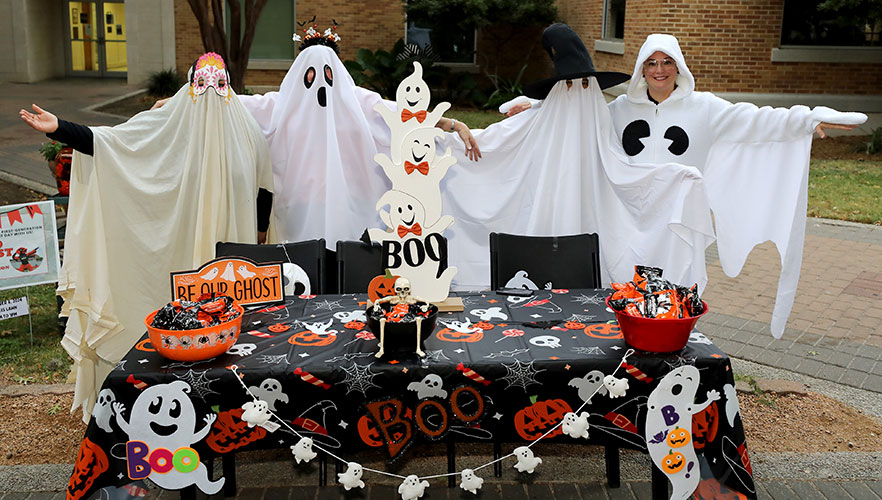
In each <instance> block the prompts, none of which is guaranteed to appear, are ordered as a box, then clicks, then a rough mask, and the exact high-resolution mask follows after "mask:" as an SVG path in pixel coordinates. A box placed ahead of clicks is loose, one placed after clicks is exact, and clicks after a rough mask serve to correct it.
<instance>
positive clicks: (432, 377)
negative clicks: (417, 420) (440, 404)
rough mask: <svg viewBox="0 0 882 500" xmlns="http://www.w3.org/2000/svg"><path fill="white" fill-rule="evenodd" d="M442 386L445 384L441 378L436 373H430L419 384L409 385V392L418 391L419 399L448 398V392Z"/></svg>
mask: <svg viewBox="0 0 882 500" xmlns="http://www.w3.org/2000/svg"><path fill="white" fill-rule="evenodd" d="M442 385H443V382H442V380H441V377H440V376H438V375H436V374H434V373H430V374H428V375H426V376H425V377H423V379H422V380H420V381H419V382H411V383H409V384H407V390H408V391H416V393H417V397H418V398H419V399H426V398H446V397H447V391H445V390H444V389H443V388H442V387H441V386H442Z"/></svg>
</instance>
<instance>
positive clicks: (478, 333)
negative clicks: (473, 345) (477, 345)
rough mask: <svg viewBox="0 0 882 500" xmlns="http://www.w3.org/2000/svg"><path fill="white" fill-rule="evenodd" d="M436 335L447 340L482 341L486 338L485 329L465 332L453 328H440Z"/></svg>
mask: <svg viewBox="0 0 882 500" xmlns="http://www.w3.org/2000/svg"><path fill="white" fill-rule="evenodd" d="M435 336H436V337H438V340H443V341H445V342H480V341H481V339H483V338H484V331H483V330H475V331H474V332H469V333H463V332H458V331H456V330H453V329H451V328H444V329H443V330H438V333H436V334H435Z"/></svg>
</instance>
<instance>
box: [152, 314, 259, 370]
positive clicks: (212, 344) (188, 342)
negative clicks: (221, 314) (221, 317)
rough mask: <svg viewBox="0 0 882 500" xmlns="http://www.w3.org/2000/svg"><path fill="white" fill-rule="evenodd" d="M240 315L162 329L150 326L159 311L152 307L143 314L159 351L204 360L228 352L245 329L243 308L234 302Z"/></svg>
mask: <svg viewBox="0 0 882 500" xmlns="http://www.w3.org/2000/svg"><path fill="white" fill-rule="evenodd" d="M233 308H235V309H236V310H237V311H239V316H238V317H236V318H235V319H233V320H231V321H227V322H226V323H221V324H219V325H215V326H208V327H205V328H197V329H195V330H163V329H162V328H156V327H153V326H151V323H153V317H154V316H156V313H157V312H159V311H153V312H152V313H150V314H148V315H147V317H146V318H144V324H145V325H146V326H147V335H148V336H149V337H150V343H151V344H153V348H154V349H156V351H157V352H158V353H159V354H162V355H163V356H165V357H166V358H168V359H173V360H175V361H202V360H205V359H211V358H213V357H215V356H220V355H221V354H223V353H225V352H227V350H228V349H229V348H230V347H233V344H235V343H236V340H238V339H239V333H240V332H241V330H242V315H243V314H244V312H245V311H244V310H243V309H242V306H240V305H239V304H233Z"/></svg>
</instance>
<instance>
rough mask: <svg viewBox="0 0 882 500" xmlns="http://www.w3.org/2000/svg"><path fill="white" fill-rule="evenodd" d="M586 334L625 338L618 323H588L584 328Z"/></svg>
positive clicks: (595, 336) (598, 336)
mask: <svg viewBox="0 0 882 500" xmlns="http://www.w3.org/2000/svg"><path fill="white" fill-rule="evenodd" d="M582 331H584V332H585V335H587V336H589V337H594V338H596V339H621V338H625V335H624V334H622V329H621V328H620V327H619V325H618V323H594V324H592V325H588V326H586V327H585V329H584V330H582Z"/></svg>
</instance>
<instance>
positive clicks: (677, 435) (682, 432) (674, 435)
mask: <svg viewBox="0 0 882 500" xmlns="http://www.w3.org/2000/svg"><path fill="white" fill-rule="evenodd" d="M691 440H692V434H690V433H689V431H687V430H686V429H681V428H680V427H674V430H672V431H671V432H669V433H668V446H670V447H671V448H680V447H681V446H686V445H687V444H689V441H691Z"/></svg>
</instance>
